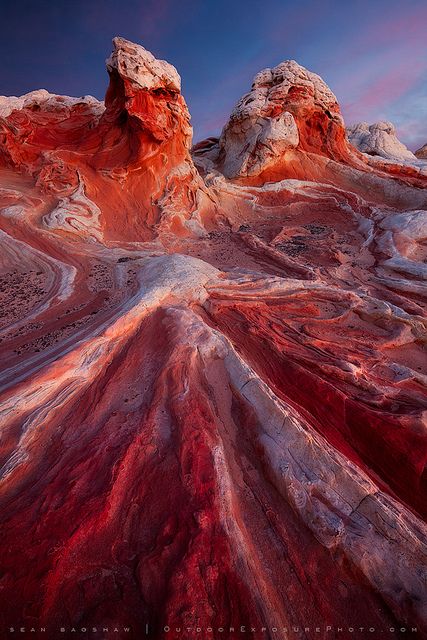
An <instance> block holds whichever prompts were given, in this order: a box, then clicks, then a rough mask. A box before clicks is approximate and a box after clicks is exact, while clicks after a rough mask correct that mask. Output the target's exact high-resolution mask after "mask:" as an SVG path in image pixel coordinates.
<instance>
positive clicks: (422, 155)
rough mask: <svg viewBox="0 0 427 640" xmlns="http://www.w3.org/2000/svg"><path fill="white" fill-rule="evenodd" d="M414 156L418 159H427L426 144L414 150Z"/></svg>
mask: <svg viewBox="0 0 427 640" xmlns="http://www.w3.org/2000/svg"><path fill="white" fill-rule="evenodd" d="M415 156H416V157H417V158H419V159H420V160H427V144H425V145H423V146H422V147H420V148H419V149H417V150H416V151H415Z"/></svg>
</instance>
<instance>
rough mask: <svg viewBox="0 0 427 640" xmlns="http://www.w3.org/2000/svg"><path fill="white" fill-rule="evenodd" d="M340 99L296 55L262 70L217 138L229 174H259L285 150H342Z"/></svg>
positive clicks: (223, 166)
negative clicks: (296, 60) (298, 62)
mask: <svg viewBox="0 0 427 640" xmlns="http://www.w3.org/2000/svg"><path fill="white" fill-rule="evenodd" d="M343 139H344V126H343V120H342V117H341V115H340V110H339V106H338V102H337V99H336V97H335V96H334V94H333V93H332V91H331V90H330V89H329V88H328V87H327V85H326V84H325V83H324V82H323V80H322V79H321V78H320V77H319V76H318V75H316V74H315V73H312V72H310V71H307V69H304V67H301V66H300V65H299V64H297V63H296V62H295V61H294V60H287V61H286V62H282V63H281V64H279V65H278V66H277V67H274V68H273V69H264V71H261V72H260V73H258V74H257V75H256V76H255V78H254V81H253V84H252V88H251V91H250V92H249V93H248V94H246V95H245V96H243V98H242V99H241V100H240V101H239V102H238V104H237V105H236V107H235V108H234V110H233V112H232V114H231V116H230V120H229V121H228V123H227V124H226V125H225V127H224V129H223V131H222V134H221V138H220V140H219V148H220V156H221V160H222V163H221V166H222V170H223V172H224V175H225V176H227V177H239V176H251V175H259V174H260V173H262V172H263V171H264V170H266V169H268V168H269V167H270V166H271V165H274V164H275V163H276V162H277V161H278V160H280V158H281V157H282V156H283V155H284V153H285V152H286V150H287V149H295V148H297V147H300V148H301V149H305V150H313V149H314V150H316V152H321V153H324V154H326V155H330V154H333V153H335V154H337V155H340V153H341V150H340V145H341V143H342V142H343Z"/></svg>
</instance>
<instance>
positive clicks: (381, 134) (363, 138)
mask: <svg viewBox="0 0 427 640" xmlns="http://www.w3.org/2000/svg"><path fill="white" fill-rule="evenodd" d="M347 136H348V139H349V141H350V142H351V144H352V145H354V146H355V147H356V148H357V149H359V151H362V152H363V153H368V154H369V155H374V156H381V157H382V158H386V159H387V160H406V161H408V160H409V161H412V160H413V161H416V159H417V158H416V157H415V155H414V154H413V153H412V152H411V151H409V149H408V148H407V147H405V145H404V144H403V143H402V142H400V140H398V138H397V136H396V129H395V127H394V125H393V124H392V123H391V122H376V123H375V124H371V125H369V124H368V123H367V122H360V123H359V124H355V125H353V126H351V127H347Z"/></svg>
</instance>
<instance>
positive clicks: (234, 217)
mask: <svg viewBox="0 0 427 640" xmlns="http://www.w3.org/2000/svg"><path fill="white" fill-rule="evenodd" d="M107 69H108V72H109V75H110V85H109V88H108V90H107V94H106V99H105V105H104V104H102V103H100V102H98V101H96V100H95V99H93V98H90V97H86V98H82V99H71V98H62V97H60V96H51V95H50V94H47V92H44V91H38V92H33V93H32V94H28V95H27V96H23V97H22V98H13V99H2V100H0V125H1V138H0V160H1V168H0V179H1V182H0V240H1V243H2V244H1V248H2V251H1V252H0V272H1V280H0V301H1V326H0V340H1V345H2V351H1V354H0V367H1V372H2V376H1V398H0V399H1V406H0V420H1V422H2V441H1V449H0V450H1V483H0V499H1V505H2V508H1V511H0V517H1V533H0V542H1V545H0V548H1V566H2V572H3V573H2V579H1V587H2V591H1V593H2V602H3V603H5V605H4V606H2V607H1V623H2V628H6V627H7V626H8V625H16V624H17V623H18V622H19V624H20V625H22V626H26V627H40V626H46V627H47V628H48V631H47V633H46V634H43V637H44V638H48V639H49V640H56V638H57V631H56V630H57V628H59V627H60V626H66V627H67V628H68V629H69V628H70V627H72V626H74V627H79V628H81V627H82V626H84V627H93V626H96V627H104V626H109V627H114V626H117V627H123V626H131V627H132V631H131V632H130V633H129V634H126V635H125V636H124V637H128V638H129V637H132V638H134V639H135V640H136V639H137V638H138V640H139V639H140V638H142V637H145V636H144V634H145V629H146V627H145V625H146V624H148V625H149V634H150V635H151V637H162V634H161V631H160V629H161V628H162V626H164V625H169V626H170V627H171V631H170V632H169V633H168V637H170V638H182V637H183V634H182V632H178V631H175V629H176V628H177V627H178V628H181V629H185V628H186V627H190V628H191V629H194V630H195V629H197V628H198V627H200V628H202V629H204V631H203V632H200V633H204V634H205V637H208V635H207V634H209V637H212V638H224V637H233V635H232V633H231V632H229V628H230V626H234V627H236V628H239V627H240V626H241V625H244V626H245V627H246V628H247V629H250V628H252V627H254V628H255V629H256V632H255V634H254V637H257V638H258V637H259V638H274V637H277V634H276V633H275V632H274V631H273V629H274V628H278V629H283V628H286V629H288V631H289V630H290V629H292V627H298V629H299V630H300V631H298V632H295V634H294V635H295V637H307V633H308V632H305V631H302V629H303V628H305V627H310V629H312V630H315V629H316V627H320V628H321V629H322V631H321V632H320V633H317V632H315V631H314V632H313V633H316V637H319V638H320V637H324V638H328V639H330V638H342V637H343V636H342V633H341V632H339V631H337V628H338V627H344V628H348V627H358V628H359V627H364V628H374V629H375V632H373V633H371V632H370V633H371V637H381V638H383V637H384V638H387V637H390V631H387V630H389V629H390V628H395V629H401V628H411V627H417V629H418V634H417V637H422V636H423V634H425V633H427V610H426V607H427V595H426V571H427V529H426V517H427V510H426V472H425V468H426V461H427V434H426V429H425V426H426V425H425V408H426V395H425V382H426V377H425V376H426V374H427V371H426V369H425V365H426V361H425V352H424V351H423V344H424V338H425V330H426V320H425V295H426V289H425V280H426V275H427V273H426V268H425V257H426V256H425V241H426V232H425V228H426V217H427V191H426V189H425V185H426V178H425V175H426V174H425V172H423V171H424V170H423V166H421V165H417V166H412V165H405V166H403V165H402V164H399V162H398V161H396V162H395V161H393V162H390V161H386V160H379V159H374V158H369V157H365V156H363V155H362V154H361V153H359V152H358V151H357V150H355V149H353V147H352V146H351V145H350V144H349V143H348V141H347V139H346V135H345V129H344V125H343V121H342V118H341V116H340V113H339V107H338V104H337V101H336V98H335V96H333V94H332V93H331V92H330V90H329V89H328V87H327V86H326V85H325V84H324V83H323V81H322V80H321V79H320V78H318V76H315V74H312V73H310V72H308V71H306V70H305V69H303V68H302V67H299V66H298V65H297V64H296V63H294V62H287V63H282V64H281V65H278V67H276V68H275V69H273V70H267V71H265V72H261V74H258V76H257V77H256V79H255V83H254V86H253V88H252V91H251V92H250V93H249V94H248V95H247V96H245V98H243V99H242V101H241V102H240V103H239V105H238V107H237V108H236V110H235V111H234V112H233V115H232V117H231V119H230V121H229V122H228V123H227V124H226V126H225V128H224V131H223V133H222V136H221V139H220V140H219V141H218V140H216V139H213V138H212V139H209V140H207V141H204V142H203V143H199V144H198V145H196V147H195V148H194V150H193V158H194V162H193V159H192V158H191V156H190V144H191V127H190V125H189V115H188V111H187V107H186V105H185V101H184V99H183V97H182V95H181V93H180V81H179V76H178V74H177V72H176V70H175V69H174V68H173V67H172V66H171V65H169V64H168V63H166V62H163V61H158V60H155V59H154V58H153V56H152V55H151V54H150V53H149V52H148V51H146V50H145V49H143V48H142V47H139V46H137V45H134V44H132V43H130V42H128V41H126V40H123V39H121V38H116V39H115V40H114V50H113V53H112V55H111V57H110V58H109V59H108V61H107ZM195 165H197V168H198V169H196V166H195ZM202 176H203V177H202ZM327 626H331V627H332V629H331V630H326V627H327ZM210 627H213V629H214V630H213V632H210V631H207V629H208V628H210ZM218 627H219V628H223V629H224V630H225V631H219V630H218ZM263 627H266V631H262V629H263ZM191 633H193V632H191ZM194 633H196V631H194ZM283 633H284V632H283ZM310 633H311V632H310ZM391 636H392V637H393V638H397V637H399V636H402V637H407V636H408V633H406V632H405V633H404V632H399V631H397V632H393V633H392V634H391ZM190 637H191V635H190ZM309 637H311V636H309Z"/></svg>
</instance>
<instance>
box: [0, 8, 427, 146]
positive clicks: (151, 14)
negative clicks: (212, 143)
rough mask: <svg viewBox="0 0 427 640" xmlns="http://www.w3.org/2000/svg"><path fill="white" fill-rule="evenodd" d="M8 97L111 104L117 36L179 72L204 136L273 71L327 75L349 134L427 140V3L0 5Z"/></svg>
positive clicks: (3, 89) (0, 83) (3, 83)
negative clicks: (384, 128) (378, 126)
mask: <svg viewBox="0 0 427 640" xmlns="http://www.w3.org/2000/svg"><path fill="white" fill-rule="evenodd" d="M0 9H1V17H2V40H1V48H2V65H1V72H0V94H3V95H21V94H23V93H26V92H27V91H31V90H33V89H38V88H46V89H48V90H49V91H51V92H53V93H63V94H67V95H76V96H78V95H84V94H92V95H95V96H96V97H98V98H103V96H104V94H105V89H106V86H107V83H108V78H107V74H106V71H105V58H106V57H107V56H108V55H109V53H110V50H111V39H112V38H113V36H115V35H121V36H123V37H125V38H128V39H130V40H133V41H134V42H139V43H140V44H143V45H144V46H145V47H146V48H147V49H149V50H150V51H152V52H153V53H154V55H156V56H157V57H159V58H165V59H167V60H168V61H169V62H171V63H172V64H174V65H175V66H176V67H177V69H178V71H179V73H180V75H181V77H182V80H183V93H184V96H185V98H186V100H187V103H188V105H189V108H190V112H191V115H192V122H193V126H194V138H195V140H196V141H197V140H200V139H202V138H203V137H206V136H208V135H215V134H218V133H219V131H220V130H221V128H222V125H223V124H224V122H225V120H226V119H227V116H228V114H229V113H230V111H231V109H232V107H233V105H234V104H235V102H236V101H237V100H238V98H239V97H240V96H241V95H242V94H243V93H245V92H246V91H247V90H248V89H249V87H250V85H251V81H252V78H253V76H254V75H255V74H256V73H257V72H258V71H259V70H260V69H262V68H265V67H267V66H274V65H276V64H278V63H279V62H280V61H282V60H286V59H288V58H293V59H295V60H297V62H299V63H300V64H303V65H304V66H306V67H307V68H309V69H311V70H312V71H315V72H316V73H318V74H320V75H321V76H322V77H323V78H324V80H325V81H326V82H327V83H328V84H329V86H330V87H331V89H332V90H333V91H334V93H335V94H336V96H337V98H338V101H339V103H340V105H341V108H342V111H343V115H344V118H345V120H346V122H347V123H348V124H351V123H354V122H358V121H360V120H366V121H368V122H374V121H377V120H380V119H382V120H384V119H387V120H391V121H393V122H394V123H395V124H396V126H397V129H398V133H399V134H400V137H401V139H402V140H403V141H404V142H406V143H407V144H408V145H409V146H410V148H412V149H414V148H416V147H417V146H421V144H424V143H425V142H427V36H426V33H427V2H426V0H405V1H404V2H402V0H399V1H396V0H369V1H366V0H339V1H338V0H317V1H314V0H299V1H295V0H293V1H289V0H281V1H280V0H259V1H257V2H255V1H254V0H14V1H12V0H0Z"/></svg>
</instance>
